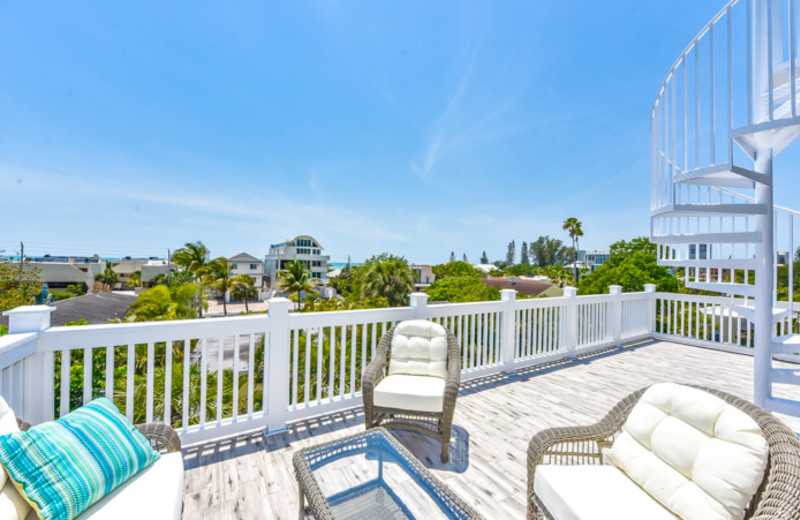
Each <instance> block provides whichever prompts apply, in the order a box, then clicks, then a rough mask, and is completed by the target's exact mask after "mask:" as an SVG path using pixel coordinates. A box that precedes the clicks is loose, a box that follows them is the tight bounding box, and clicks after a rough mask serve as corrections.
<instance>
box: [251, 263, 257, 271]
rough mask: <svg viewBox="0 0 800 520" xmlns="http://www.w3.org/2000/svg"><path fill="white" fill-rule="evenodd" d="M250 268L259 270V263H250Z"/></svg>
mask: <svg viewBox="0 0 800 520" xmlns="http://www.w3.org/2000/svg"><path fill="white" fill-rule="evenodd" d="M250 270H251V271H257V270H258V264H250Z"/></svg>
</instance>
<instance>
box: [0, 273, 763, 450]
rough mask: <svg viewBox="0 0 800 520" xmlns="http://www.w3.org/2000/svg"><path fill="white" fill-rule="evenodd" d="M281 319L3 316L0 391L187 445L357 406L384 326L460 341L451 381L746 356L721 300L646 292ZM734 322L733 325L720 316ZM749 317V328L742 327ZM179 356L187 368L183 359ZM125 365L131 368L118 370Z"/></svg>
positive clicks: (739, 330) (18, 401) (277, 311)
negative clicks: (97, 407)
mask: <svg viewBox="0 0 800 520" xmlns="http://www.w3.org/2000/svg"><path fill="white" fill-rule="evenodd" d="M565 293H566V295H565V296H564V297H561V298H544V299H530V300H517V299H516V297H515V296H516V292H515V291H511V290H505V291H503V292H502V300H501V301H495V302H480V303H459V304H443V305H428V304H427V296H426V295H424V294H414V295H412V297H411V305H410V306H409V307H401V308H390V309H370V310H359V311H341V312H322V313H290V312H289V311H290V303H289V301H288V300H286V299H282V298H277V299H273V300H271V301H270V312H269V314H264V315H250V316H241V317H232V318H220V319H200V320H182V321H165V322H148V323H131V324H114V325H90V326H82V327H50V326H49V312H50V311H51V310H52V308H49V307H44V306H37V307H28V308H20V309H15V310H13V311H10V312H9V313H8V314H9V316H10V332H11V334H9V335H7V336H4V337H0V392H2V395H3V396H4V397H5V398H6V399H7V400H8V401H9V403H10V404H11V406H12V407H13V408H14V409H15V410H16V411H18V413H19V415H20V416H21V417H23V418H25V419H26V420H28V421H30V422H34V423H36V422H40V421H44V420H49V419H51V418H53V417H57V416H59V415H63V414H65V413H67V412H68V411H69V410H72V409H74V408H76V407H77V406H80V405H81V404H83V403H86V402H88V401H90V400H91V399H93V398H96V397H100V396H104V397H107V398H108V399H111V400H113V401H114V402H115V404H117V406H118V407H119V408H120V410H122V411H123V412H124V413H125V414H126V415H127V416H128V417H129V418H131V420H133V421H135V422H148V421H164V422H168V423H169V424H171V425H172V426H173V427H174V428H176V430H177V431H178V432H179V434H180V435H181V436H182V437H183V438H184V442H185V443H193V442H199V441H203V440H207V439H210V438H217V437H224V436H227V435H231V434H234V433H237V432H241V431H245V430H251V429H257V428H266V429H267V430H268V431H270V432H273V431H280V430H282V429H284V428H285V427H286V425H287V424H288V423H290V422H293V421H297V420H301V419H303V418H307V417H311V416H314V415H320V414H325V413H330V412H334V411H337V410H342V409H345V408H352V407H356V406H359V405H360V404H361V374H362V372H363V370H364V367H365V366H366V365H367V364H368V363H369V361H370V360H371V359H372V355H373V354H374V352H375V348H376V346H377V344H378V341H380V338H381V336H382V335H383V334H384V332H385V331H387V330H388V329H389V328H390V327H391V326H392V325H393V324H394V323H397V322H399V321H402V320H406V319H414V318H421V319H430V320H433V321H436V322H438V323H441V324H442V325H443V326H445V327H446V328H448V329H449V330H451V331H452V332H453V333H454V334H455V336H456V337H457V338H458V341H459V345H460V346H461V353H462V377H463V378H464V379H470V378H475V377H479V376H484V375H489V374H493V373H500V372H513V371H515V370H517V369H520V368H523V367H527V366H533V365H536V364H540V363H544V362H549V361H554V360H558V359H562V358H568V357H574V356H576V355H579V354H582V353H587V352H592V351H596V350H599V349H604V348H607V347H613V346H617V345H621V344H622V343H623V342H627V341H633V340H636V339H640V338H649V337H656V338H664V339H674V338H680V339H681V340H687V341H690V342H695V343H700V344H703V345H717V346H725V347H727V348H739V349H744V348H746V345H750V344H751V343H750V335H749V330H750V329H749V328H747V327H749V325H748V326H747V327H745V328H743V327H742V326H741V325H740V321H741V320H742V319H744V318H742V317H741V316H740V315H738V314H736V313H735V311H734V310H733V309H734V305H733V304H732V302H731V300H730V299H727V298H714V297H705V296H685V295H676V294H665V293H656V292H655V287H654V286H648V290H647V291H646V292H642V293H628V294H621V293H620V291H619V288H618V287H612V288H611V294H606V295H595V296H576V295H575V290H574V289H573V288H567V289H566V290H565ZM731 318H733V319H731ZM745 321H746V320H745ZM185 360H188V362H185ZM129 367H134V369H133V370H128V368H129Z"/></svg>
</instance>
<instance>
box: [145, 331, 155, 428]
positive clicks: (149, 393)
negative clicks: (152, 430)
mask: <svg viewBox="0 0 800 520" xmlns="http://www.w3.org/2000/svg"><path fill="white" fill-rule="evenodd" d="M154 351H155V347H154V345H153V342H152V341H151V342H149V343H148V344H147V375H146V376H145V381H146V382H147V383H146V387H147V390H146V394H145V399H146V403H145V421H146V422H149V423H150V422H153V397H154V396H153V394H154V392H153V388H154V386H153V383H154V380H155V377H156V375H155V373H154V372H155V370H154V367H155V359H153V358H154V357H155V352H154Z"/></svg>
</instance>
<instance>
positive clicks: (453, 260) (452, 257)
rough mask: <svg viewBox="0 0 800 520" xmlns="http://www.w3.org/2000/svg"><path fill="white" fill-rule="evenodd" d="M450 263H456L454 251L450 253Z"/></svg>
mask: <svg viewBox="0 0 800 520" xmlns="http://www.w3.org/2000/svg"><path fill="white" fill-rule="evenodd" d="M450 261H451V262H455V261H456V253H455V251H450Z"/></svg>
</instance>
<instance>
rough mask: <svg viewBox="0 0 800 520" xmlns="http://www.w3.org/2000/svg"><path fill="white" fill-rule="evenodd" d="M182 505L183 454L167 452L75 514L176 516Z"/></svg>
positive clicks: (84, 517) (83, 519)
mask: <svg viewBox="0 0 800 520" xmlns="http://www.w3.org/2000/svg"><path fill="white" fill-rule="evenodd" d="M182 508H183V456H182V455H181V453H180V452H177V453H167V454H164V455H161V458H160V459H158V460H157V461H155V462H154V463H153V464H152V465H151V466H150V467H148V468H146V469H145V470H143V471H142V472H140V473H138V474H137V475H136V476H135V477H133V478H132V479H130V480H129V481H127V482H126V483H124V484H123V485H121V486H120V487H118V488H117V489H115V490H114V491H113V492H111V493H109V494H108V495H106V496H105V497H103V498H102V499H100V500H99V501H97V502H95V503H94V504H92V506H91V507H90V508H89V509H87V510H86V511H84V512H83V513H82V514H81V515H79V516H78V519H79V520H88V519H91V520H118V519H120V518H142V519H145V520H167V519H169V520H178V519H180V518H181V510H182Z"/></svg>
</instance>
